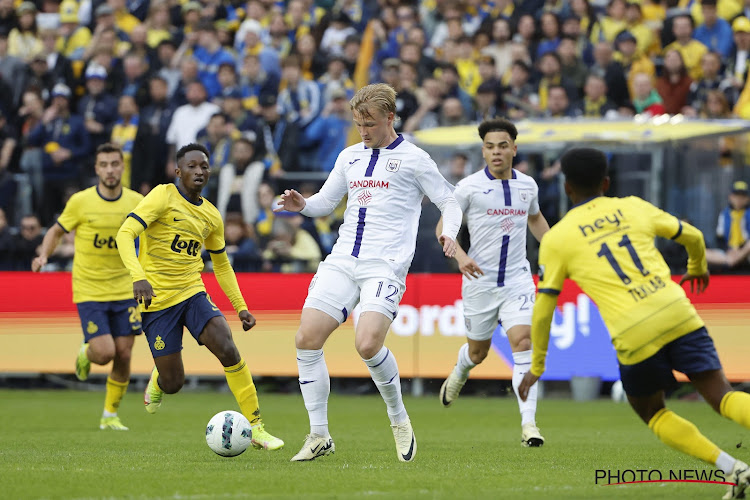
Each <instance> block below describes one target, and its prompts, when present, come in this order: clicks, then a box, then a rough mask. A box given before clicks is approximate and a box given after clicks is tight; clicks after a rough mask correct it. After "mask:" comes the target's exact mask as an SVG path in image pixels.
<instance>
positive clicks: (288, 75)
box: [278, 55, 321, 130]
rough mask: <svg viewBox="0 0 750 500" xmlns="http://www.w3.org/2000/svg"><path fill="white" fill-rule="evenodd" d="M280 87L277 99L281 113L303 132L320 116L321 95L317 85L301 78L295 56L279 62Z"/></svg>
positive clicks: (298, 61) (297, 59)
mask: <svg viewBox="0 0 750 500" xmlns="http://www.w3.org/2000/svg"><path fill="white" fill-rule="evenodd" d="M281 87H282V90H281V92H279V97H278V103H279V106H280V107H281V113H282V114H283V115H285V117H286V118H287V119H289V121H291V122H294V123H296V124H297V125H298V126H299V128H300V129H302V130H304V129H305V127H307V126H308V125H309V124H310V123H311V122H312V121H313V120H314V119H315V118H316V117H317V116H318V114H320V109H321V95H320V87H319V86H318V84H317V83H315V82H314V81H312V80H307V79H305V78H303V77H302V69H301V68H300V60H299V57H297V56H296V55H290V56H287V57H285V58H284V59H283V61H282V62H281Z"/></svg>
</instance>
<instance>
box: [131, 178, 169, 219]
mask: <svg viewBox="0 0 750 500" xmlns="http://www.w3.org/2000/svg"><path fill="white" fill-rule="evenodd" d="M168 198H169V194H168V192H167V186H166V185H165V184H162V185H159V186H156V187H155V188H154V189H152V190H151V192H150V193H148V194H147V195H146V197H145V198H143V199H142V200H141V201H140V203H138V205H137V206H136V207H135V208H134V209H133V211H132V212H130V213H129V214H128V217H132V218H134V219H135V220H137V221H138V222H140V223H141V224H142V225H143V227H144V229H145V228H147V227H148V226H149V225H151V223H153V222H154V221H155V220H157V219H158V218H159V217H161V216H162V215H163V214H164V213H165V212H166V211H167V210H168V208H169V207H168V204H169V199H168Z"/></svg>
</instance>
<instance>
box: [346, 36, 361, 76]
mask: <svg viewBox="0 0 750 500" xmlns="http://www.w3.org/2000/svg"><path fill="white" fill-rule="evenodd" d="M361 47H362V41H361V39H360V38H359V36H357V35H351V36H348V37H347V38H346V40H345V41H344V61H345V62H346V71H347V72H348V73H349V74H350V75H352V76H353V75H354V70H355V69H356V68H357V61H358V60H359V51H360V48H361Z"/></svg>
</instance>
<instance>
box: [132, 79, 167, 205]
mask: <svg viewBox="0 0 750 500" xmlns="http://www.w3.org/2000/svg"><path fill="white" fill-rule="evenodd" d="M167 92H168V90H167V82H166V80H164V79H163V78H161V77H160V76H154V77H151V79H150V80H149V97H150V100H151V104H149V105H148V106H146V107H145V108H143V109H142V110H141V112H140V116H139V119H138V131H137V133H136V136H135V141H134V143H133V160H132V168H131V171H132V172H131V173H132V179H131V182H130V184H131V186H132V189H135V190H136V191H138V192H140V193H141V194H147V193H148V192H149V191H150V190H151V189H152V188H153V187H154V186H156V185H158V184H162V183H164V182H167V176H166V175H165V172H164V165H166V164H167V162H168V158H169V146H168V145H167V130H168V129H169V125H170V123H171V122H172V114H173V112H174V108H173V107H172V105H171V104H170V103H169V100H168V98H167Z"/></svg>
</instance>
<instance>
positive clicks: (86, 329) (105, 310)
mask: <svg viewBox="0 0 750 500" xmlns="http://www.w3.org/2000/svg"><path fill="white" fill-rule="evenodd" d="M76 307H77V308H78V316H79V317H80V318H81V328H82V329H83V340H84V342H87V343H88V342H89V341H90V340H91V339H93V338H94V337H99V336H100V335H112V336H113V337H123V336H126V335H140V334H141V313H140V311H139V310H138V303H137V302H136V301H135V299H125V300H113V301H111V302H93V301H90V302H79V303H77V304H76Z"/></svg>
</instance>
